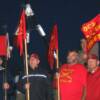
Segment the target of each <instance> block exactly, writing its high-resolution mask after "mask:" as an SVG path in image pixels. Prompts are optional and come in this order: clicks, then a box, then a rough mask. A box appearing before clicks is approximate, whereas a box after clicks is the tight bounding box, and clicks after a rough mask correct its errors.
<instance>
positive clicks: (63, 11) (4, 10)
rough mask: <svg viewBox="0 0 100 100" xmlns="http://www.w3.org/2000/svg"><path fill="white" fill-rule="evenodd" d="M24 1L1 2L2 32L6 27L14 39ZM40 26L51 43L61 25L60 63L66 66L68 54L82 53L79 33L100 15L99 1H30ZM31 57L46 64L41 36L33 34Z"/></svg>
mask: <svg viewBox="0 0 100 100" xmlns="http://www.w3.org/2000/svg"><path fill="white" fill-rule="evenodd" d="M23 3H24V0H22V1H21V0H1V2H0V31H1V33H2V26H3V25H7V31H8V32H9V35H10V41H11V44H13V43H12V37H13V34H14V32H15V30H16V26H17V24H18V19H19V15H20V8H21V6H22V5H23ZM30 4H31V6H32V9H33V10H34V12H35V14H36V17H37V20H38V23H40V24H41V25H42V27H43V29H44V30H45V32H46V34H47V36H46V38H47V39H49V36H50V32H51V29H52V27H53V25H54V24H55V23H57V25H58V32H59V33H58V34H59V48H60V49H59V54H60V62H62V63H64V62H65V54H66V52H67V51H68V50H70V49H76V50H78V49H80V39H81V38H82V37H83V36H82V33H81V31H80V26H81V24H82V23H84V22H86V21H88V20H90V19H91V18H93V17H95V16H96V15H97V14H98V13H100V1H99V0H30ZM30 35H31V38H30V41H31V43H30V45H29V53H30V52H32V51H35V52H39V54H40V56H41V58H43V59H42V62H43V63H44V62H45V59H46V57H45V55H46V53H45V52H46V50H47V47H46V44H45V43H44V40H43V39H42V38H41V36H40V35H39V34H38V33H37V32H35V31H34V30H33V31H31V33H30Z"/></svg>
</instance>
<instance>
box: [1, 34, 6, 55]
mask: <svg viewBox="0 0 100 100" xmlns="http://www.w3.org/2000/svg"><path fill="white" fill-rule="evenodd" d="M6 55H7V37H6V35H0V56H6Z"/></svg>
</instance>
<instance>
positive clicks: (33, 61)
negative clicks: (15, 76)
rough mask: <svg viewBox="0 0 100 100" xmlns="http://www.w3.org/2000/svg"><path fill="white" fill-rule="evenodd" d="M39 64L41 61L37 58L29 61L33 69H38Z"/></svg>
mask: <svg viewBox="0 0 100 100" xmlns="http://www.w3.org/2000/svg"><path fill="white" fill-rule="evenodd" d="M39 63H40V60H39V59H37V58H35V57H31V58H30V60H29V64H30V67H31V68H32V69H35V68H37V67H38V64H39Z"/></svg>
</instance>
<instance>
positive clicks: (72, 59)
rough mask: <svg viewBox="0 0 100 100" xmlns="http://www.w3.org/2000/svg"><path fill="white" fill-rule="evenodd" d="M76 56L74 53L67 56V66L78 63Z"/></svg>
mask: <svg viewBox="0 0 100 100" xmlns="http://www.w3.org/2000/svg"><path fill="white" fill-rule="evenodd" d="M77 57H78V54H77V53H76V52H74V51H73V52H69V54H68V56H67V62H68V63H69V64H73V63H77V62H78V59H77Z"/></svg>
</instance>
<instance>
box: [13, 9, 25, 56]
mask: <svg viewBox="0 0 100 100" xmlns="http://www.w3.org/2000/svg"><path fill="white" fill-rule="evenodd" d="M25 39H26V20H25V11H24V10H23V11H22V13H21V17H20V21H19V25H18V28H17V31H16V33H15V38H14V43H15V45H16V46H17V47H18V48H19V51H20V56H21V55H22V54H23V52H24V46H23V43H24V40H25Z"/></svg>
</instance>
